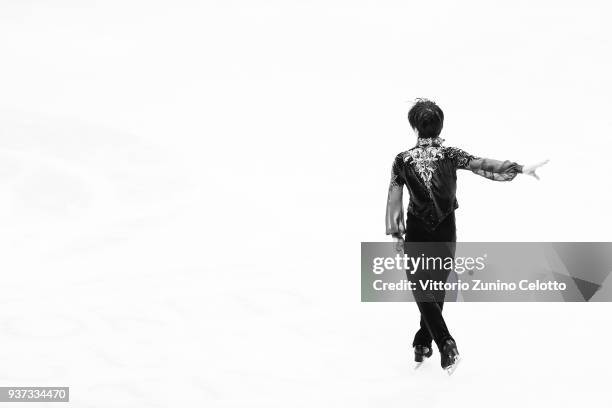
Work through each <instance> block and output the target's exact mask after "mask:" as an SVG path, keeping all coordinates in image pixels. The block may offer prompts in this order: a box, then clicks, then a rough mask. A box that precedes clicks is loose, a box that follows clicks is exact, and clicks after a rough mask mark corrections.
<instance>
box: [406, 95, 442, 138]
mask: <svg viewBox="0 0 612 408" xmlns="http://www.w3.org/2000/svg"><path fill="white" fill-rule="evenodd" d="M408 122H410V126H412V128H413V129H416V130H418V131H419V137H425V138H432V137H437V136H438V135H440V132H441V131H442V125H443V124H444V112H442V109H440V107H439V106H438V105H436V103H435V102H434V101H430V100H428V99H421V98H419V99H417V101H416V103H415V104H414V105H413V106H412V108H410V111H409V112H408Z"/></svg>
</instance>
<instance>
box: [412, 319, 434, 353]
mask: <svg viewBox="0 0 612 408" xmlns="http://www.w3.org/2000/svg"><path fill="white" fill-rule="evenodd" d="M420 316H421V322H420V326H421V327H420V328H419V330H418V331H417V332H416V334H415V335H414V341H413V342H412V346H413V347H414V346H427V347H431V340H432V339H431V334H430V333H429V329H428V328H427V324H425V319H424V318H423V315H420Z"/></svg>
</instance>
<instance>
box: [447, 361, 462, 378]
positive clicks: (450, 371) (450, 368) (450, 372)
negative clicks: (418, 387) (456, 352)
mask: <svg viewBox="0 0 612 408" xmlns="http://www.w3.org/2000/svg"><path fill="white" fill-rule="evenodd" d="M460 362H461V357H459V356H457V358H455V362H454V363H453V364H451V365H449V366H448V367H446V368H445V369H444V370H445V371H446V374H448V375H449V376H451V375H453V373H454V372H455V370H456V369H457V366H458V365H459V363H460Z"/></svg>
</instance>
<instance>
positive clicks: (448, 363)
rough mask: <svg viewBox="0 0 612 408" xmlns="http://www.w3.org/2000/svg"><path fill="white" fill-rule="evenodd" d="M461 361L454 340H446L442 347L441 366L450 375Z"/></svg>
mask: <svg viewBox="0 0 612 408" xmlns="http://www.w3.org/2000/svg"><path fill="white" fill-rule="evenodd" d="M460 361H461V359H460V357H459V351H458V350H457V345H456V344H455V341H454V340H451V339H449V340H446V342H445V343H444V346H443V347H442V368H443V369H444V371H446V373H447V374H448V375H452V374H453V373H454V372H455V370H456V369H457V365H459V362H460Z"/></svg>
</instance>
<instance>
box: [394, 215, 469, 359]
mask: <svg viewBox="0 0 612 408" xmlns="http://www.w3.org/2000/svg"><path fill="white" fill-rule="evenodd" d="M404 239H405V241H406V249H408V248H412V249H414V248H415V246H413V245H411V244H410V243H411V242H445V243H447V244H439V245H438V244H433V245H429V246H427V245H426V246H423V247H419V251H420V250H421V249H422V248H426V249H425V250H424V252H427V253H425V254H424V255H425V256H428V257H433V256H435V257H441V258H442V259H445V258H447V257H451V258H454V257H455V242H456V240H457V235H456V227H455V213H454V212H452V213H451V214H449V215H448V216H447V217H446V218H445V219H444V220H443V221H442V223H440V225H438V227H437V228H436V229H435V230H433V231H432V230H430V229H428V228H427V227H426V226H425V224H424V223H423V221H421V220H420V219H419V218H417V217H415V216H414V215H412V214H408V216H407V217H406V234H405V237H404ZM416 255H417V256H418V255H420V254H416ZM410 272H411V271H409V272H408V279H409V280H412V281H415V282H416V287H415V290H414V291H413V295H414V298H415V300H416V303H417V306H418V307H419V311H420V312H421V328H420V329H419V330H418V331H417V333H416V335H415V336H414V341H413V343H412V345H413V346H417V345H422V346H427V347H431V342H432V339H433V340H434V341H435V342H436V345H437V346H438V349H439V350H442V346H443V345H444V343H445V342H446V340H448V339H452V336H451V335H450V333H449V331H448V328H447V327H446V323H445V322H444V318H443V317H442V308H443V307H444V299H445V296H446V293H445V291H444V290H437V291H436V290H424V289H422V288H421V286H420V283H419V282H418V281H419V280H435V281H443V282H446V281H447V279H448V277H449V273H450V270H448V269H444V268H433V269H427V270H424V269H422V268H420V269H418V270H416V271H414V273H410Z"/></svg>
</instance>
